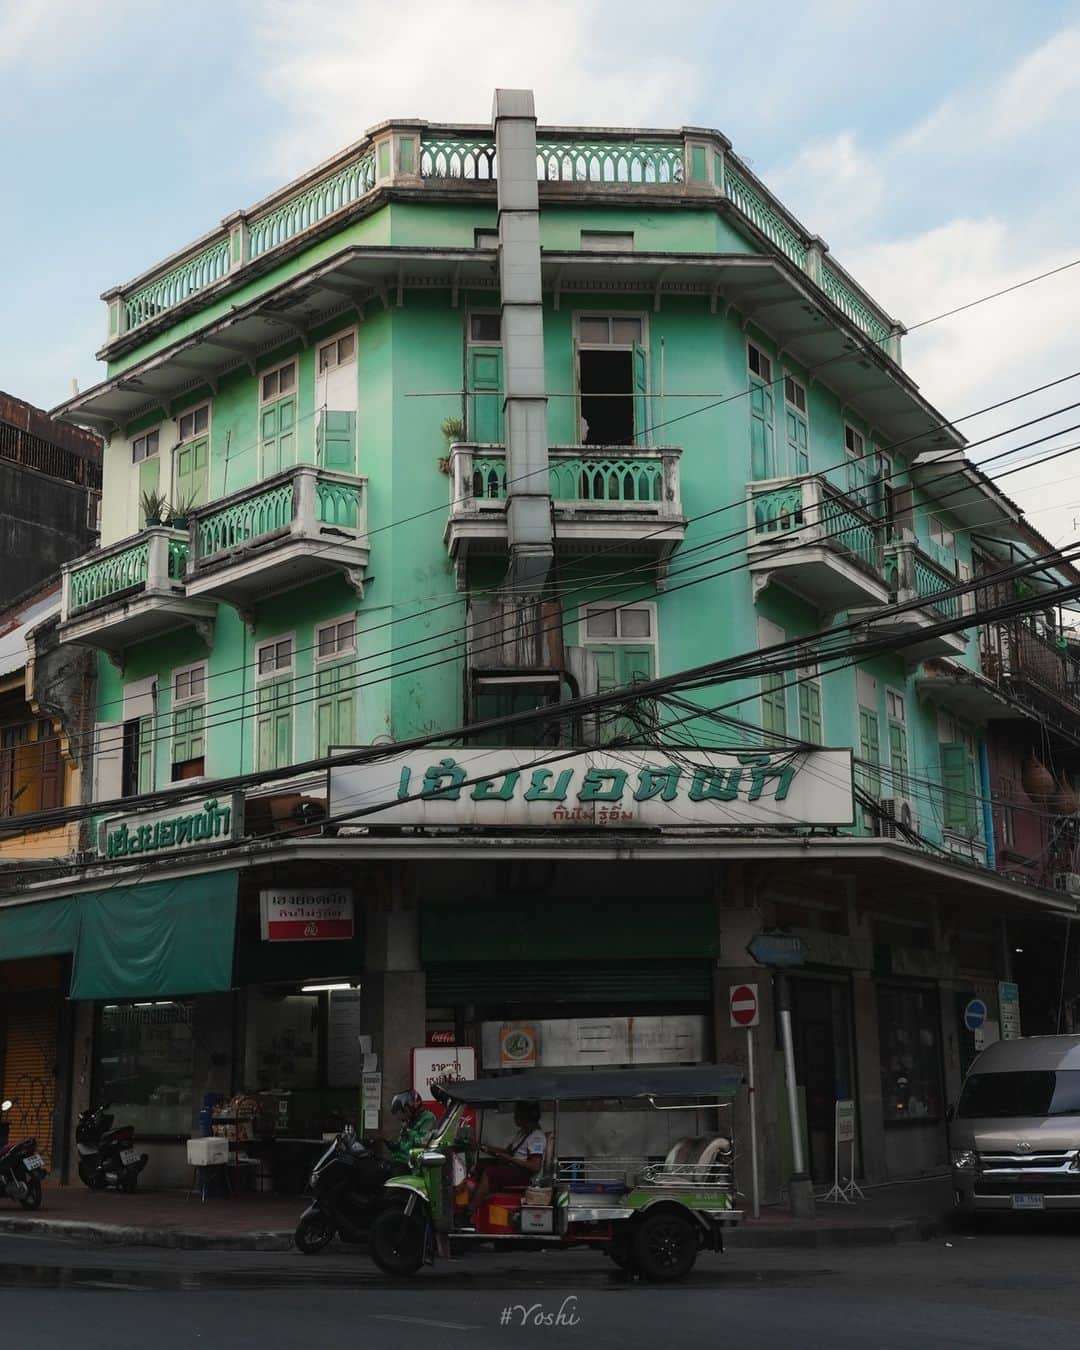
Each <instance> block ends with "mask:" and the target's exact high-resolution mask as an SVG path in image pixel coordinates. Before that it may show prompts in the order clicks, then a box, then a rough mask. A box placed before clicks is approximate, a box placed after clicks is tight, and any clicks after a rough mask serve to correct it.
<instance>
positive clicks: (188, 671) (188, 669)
mask: <svg viewBox="0 0 1080 1350" xmlns="http://www.w3.org/2000/svg"><path fill="white" fill-rule="evenodd" d="M208 664H209V663H208V662H206V661H194V662H192V664H191V665H190V666H177V667H176V668H175V669H174V670H173V672H172V678H171V681H170V689H171V696H172V706H173V707H174V708H175V707H176V705H177V704H178V703H198V702H200V701H201V702H203V703H205V702H206V687H207V684H208V683H209V671H208V669H207V667H208ZM196 672H198V673H199V674H200V675H202V678H203V687H202V693H201V694H186V695H184V697H183V698H181V697H180V696H179V695H178V694H177V692H176V681H177V680H178V679H179V677H180V676H181V675H187V676H191V675H193V674H195V673H196Z"/></svg>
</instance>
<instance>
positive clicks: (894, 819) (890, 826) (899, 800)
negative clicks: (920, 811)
mask: <svg viewBox="0 0 1080 1350" xmlns="http://www.w3.org/2000/svg"><path fill="white" fill-rule="evenodd" d="M881 809H882V811H884V813H885V817H886V818H883V819H880V820H879V821H878V833H879V834H880V835H881V837H882V838H883V839H908V838H909V836H910V835H911V834H918V833H919V821H918V818H917V816H916V815H915V808H914V807H913V806H912V804H911V802H909V801H908V799H907V798H906V797H883V798H882V800H881ZM901 826H903V829H901V828H900V827H901Z"/></svg>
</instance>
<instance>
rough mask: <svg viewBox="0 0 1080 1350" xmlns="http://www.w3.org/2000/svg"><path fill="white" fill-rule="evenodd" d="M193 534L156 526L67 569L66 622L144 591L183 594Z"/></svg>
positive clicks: (63, 618)
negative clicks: (188, 538) (189, 535)
mask: <svg viewBox="0 0 1080 1350" xmlns="http://www.w3.org/2000/svg"><path fill="white" fill-rule="evenodd" d="M187 556H188V540H187V535H186V534H185V533H183V532H181V531H180V530H170V529H167V528H166V527H165V526H155V527H153V528H151V529H148V530H145V531H144V532H143V533H142V534H141V535H138V536H137V537H136V538H135V539H123V540H121V541H120V542H119V543H117V544H113V545H111V546H110V547H109V548H103V549H100V550H98V551H97V552H96V553H91V554H88V555H87V556H86V557H85V558H80V559H77V560H76V561H75V562H73V563H66V564H65V565H64V569H63V596H62V601H61V621H62V622H66V621H67V620H68V619H70V618H72V617H74V616H77V615H81V614H84V613H86V612H87V611H89V610H92V609H94V608H96V607H99V606H103V605H105V604H108V603H111V602H114V601H118V600H120V599H130V598H131V597H132V596H135V595H138V594H139V593H140V592H149V593H155V594H161V593H168V592H170V591H172V592H176V593H178V594H179V593H182V592H183V581H184V567H185V565H186V563H187Z"/></svg>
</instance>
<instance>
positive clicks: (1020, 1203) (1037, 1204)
mask: <svg viewBox="0 0 1080 1350" xmlns="http://www.w3.org/2000/svg"><path fill="white" fill-rule="evenodd" d="M1012 1207H1013V1209H1045V1208H1046V1198H1045V1196H1042V1195H1014V1196H1013V1198H1012Z"/></svg>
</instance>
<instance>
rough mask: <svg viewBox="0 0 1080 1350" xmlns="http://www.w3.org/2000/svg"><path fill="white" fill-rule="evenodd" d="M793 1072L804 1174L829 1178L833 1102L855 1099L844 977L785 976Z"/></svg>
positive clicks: (847, 991)
mask: <svg viewBox="0 0 1080 1350" xmlns="http://www.w3.org/2000/svg"><path fill="white" fill-rule="evenodd" d="M791 997H792V1023H793V1032H794V1038H795V1072H796V1076H797V1078H798V1081H799V1083H800V1085H801V1086H802V1088H803V1090H804V1092H805V1094H806V1133H807V1138H808V1143H809V1153H810V1158H809V1167H810V1174H811V1176H812V1177H813V1179H814V1181H816V1182H822V1183H824V1182H831V1181H832V1173H833V1142H834V1130H835V1120H836V1103H837V1101H843V1100H846V1099H849V1098H854V1097H855V1078H854V1073H853V1071H852V1065H853V1062H854V1057H853V1047H852V1037H851V987H850V985H849V984H848V982H847V981H846V980H832V979H815V978H813V977H810V976H798V977H794V978H792V980H791Z"/></svg>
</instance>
